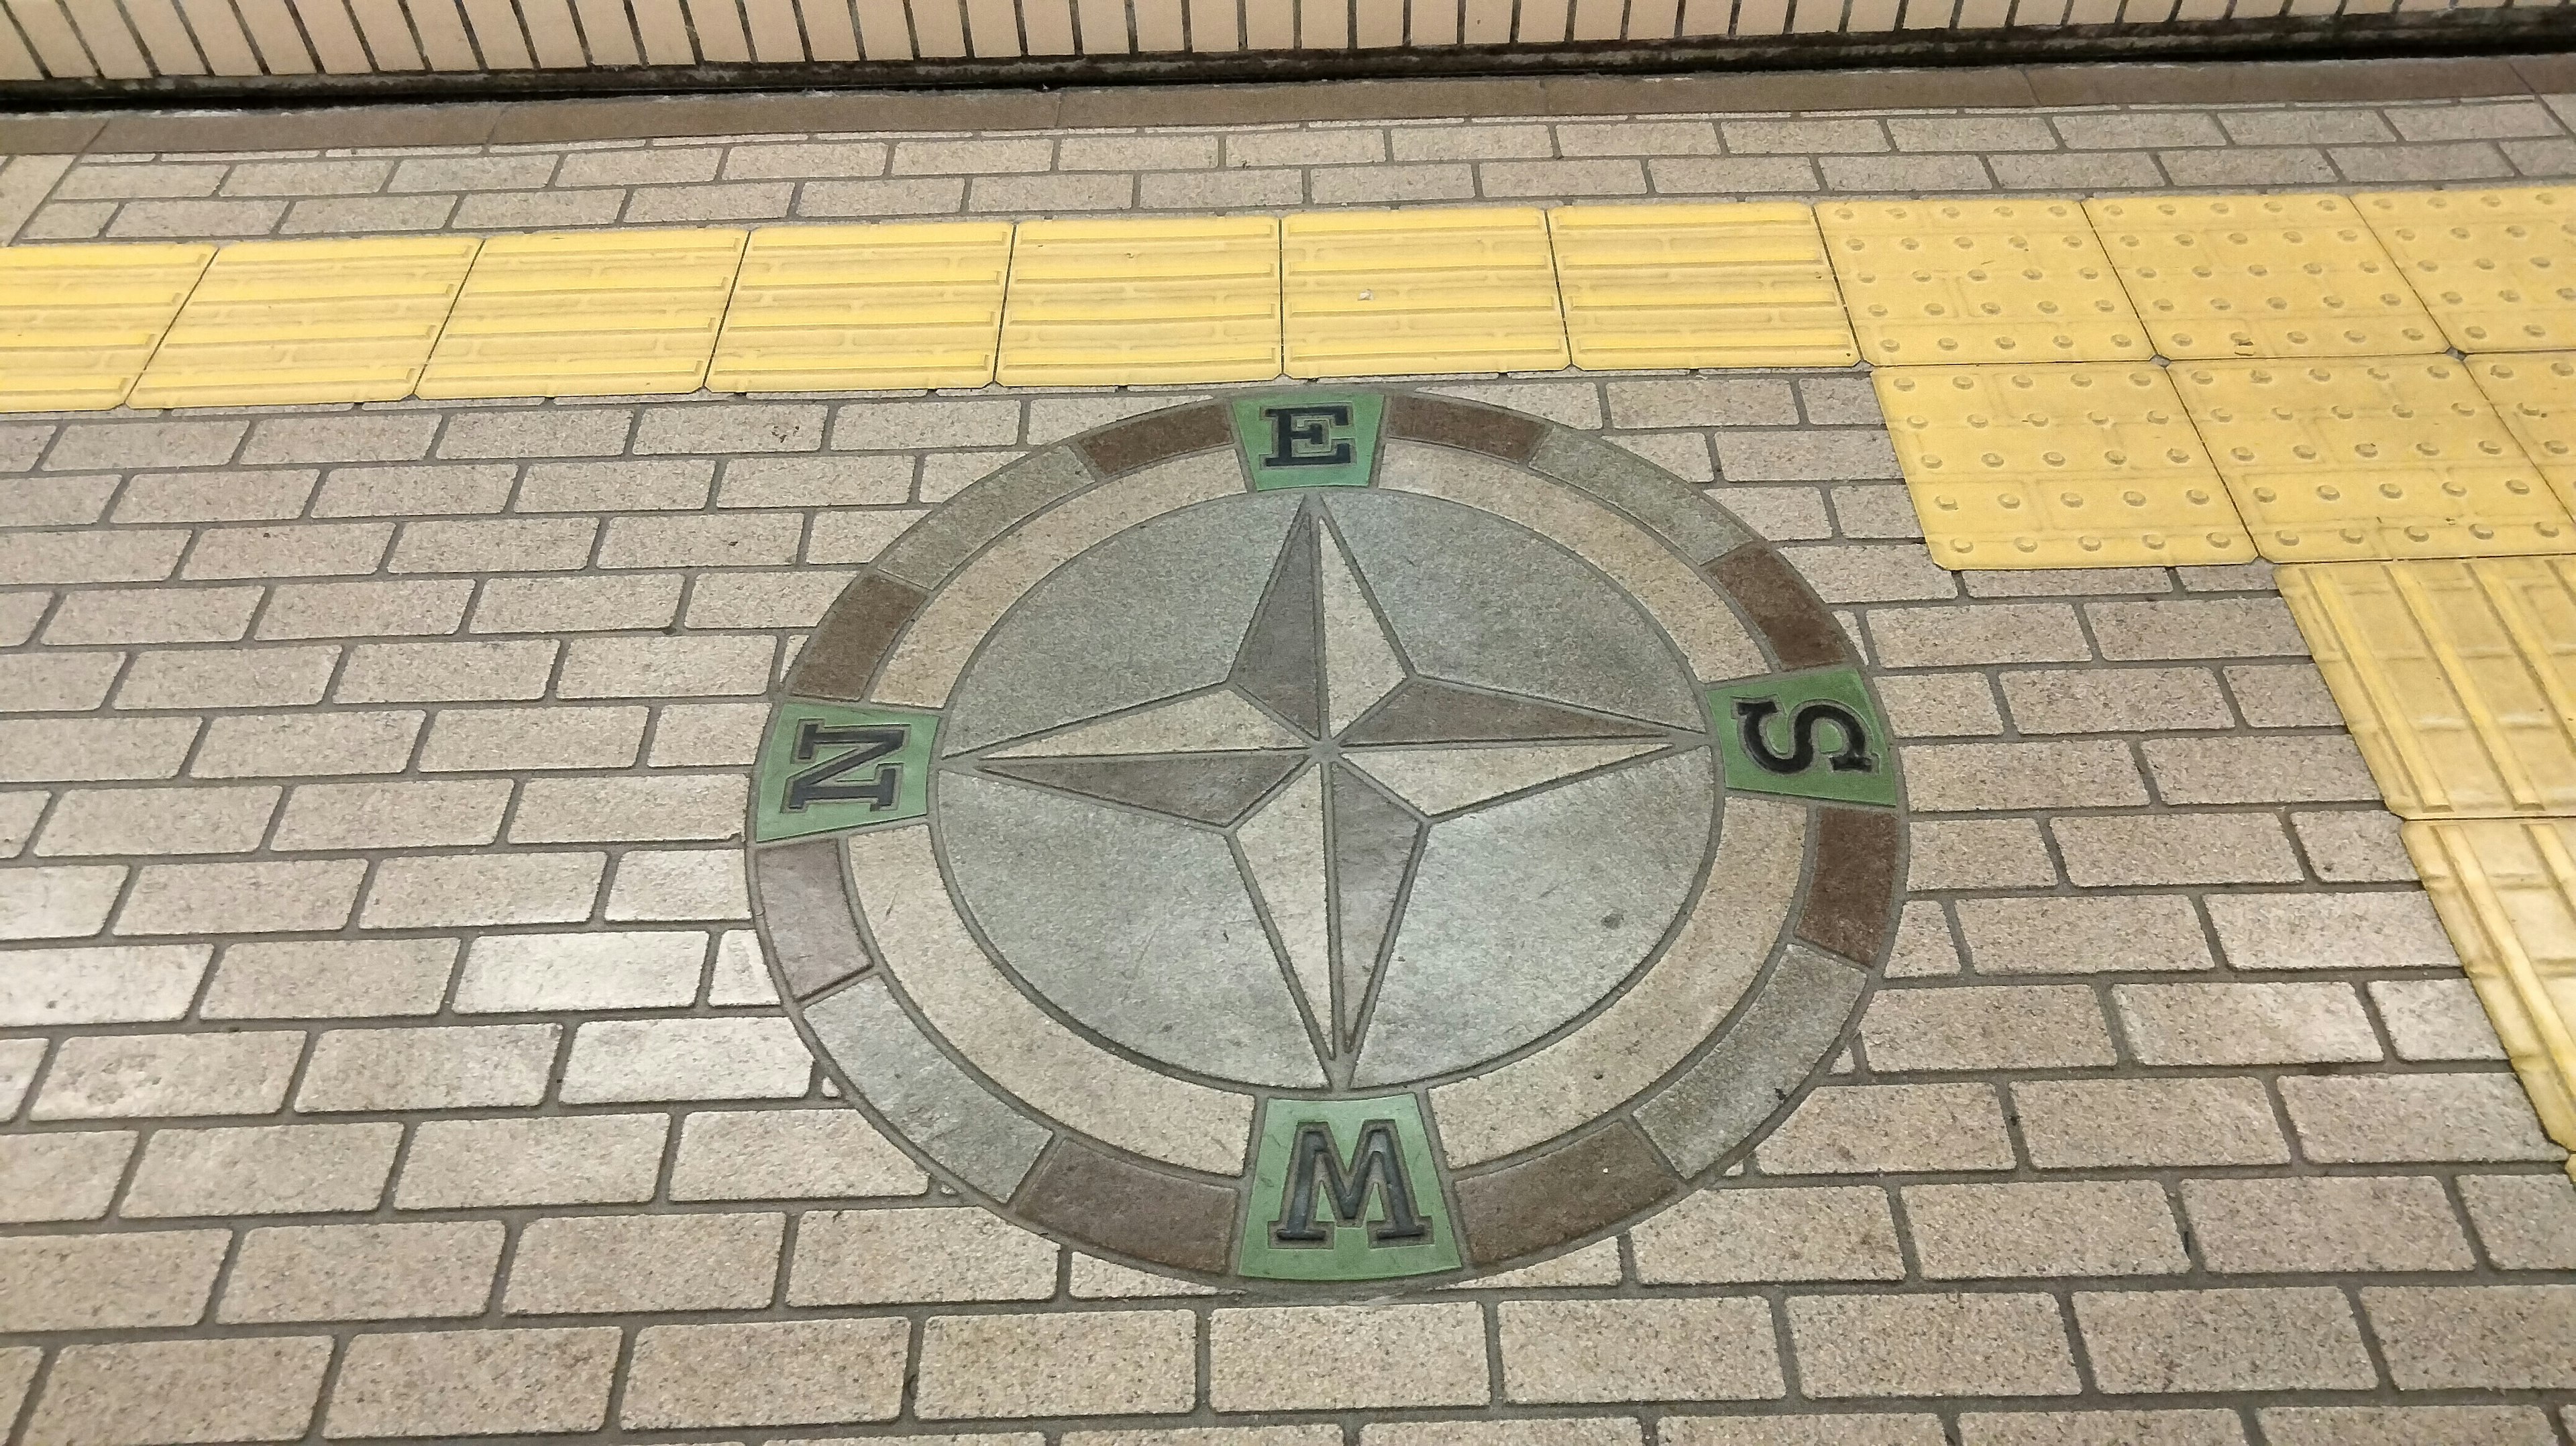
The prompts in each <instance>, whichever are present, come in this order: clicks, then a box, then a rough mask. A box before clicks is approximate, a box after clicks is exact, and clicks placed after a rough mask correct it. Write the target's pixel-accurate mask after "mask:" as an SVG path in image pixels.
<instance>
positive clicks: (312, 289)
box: [127, 236, 482, 407]
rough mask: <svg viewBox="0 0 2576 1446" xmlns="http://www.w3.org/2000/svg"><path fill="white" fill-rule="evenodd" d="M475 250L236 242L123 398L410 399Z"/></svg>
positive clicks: (185, 401)
mask: <svg viewBox="0 0 2576 1446" xmlns="http://www.w3.org/2000/svg"><path fill="white" fill-rule="evenodd" d="M481 244H482V243H481V242H480V241H479V240H477V239H476V238H474V237H471V236H400V237H396V236H385V237H375V238H371V239H368V240H363V241H238V242H235V243H233V244H232V245H230V246H227V247H225V248H224V249H223V251H222V252H221V253H220V254H218V255H217V256H216V257H215V263H214V265H212V266H209V267H207V268H206V273H205V275H204V276H203V277H202V278H200V279H199V280H198V282H197V289H196V292H195V294H193V295H191V296H190V297H189V298H188V304H187V305H186V306H184V307H182V308H180V311H179V317H178V319H177V320H176V321H174V322H172V323H171V324H170V333H169V335H168V336H167V337H165V338H164V339H163V340H162V342H161V349H160V350H159V351H158V352H155V353H154V354H153V357H152V364H151V365H150V366H149V367H147V368H145V369H144V372H143V378H142V380H140V381H138V382H136V383H135V384H134V393H133V395H132V396H131V397H129V398H128V399H127V400H128V402H129V403H130V404H131V405H133V406H137V407H247V406H262V405H269V404H278V403H288V402H390V401H397V400H400V399H401V398H404V397H407V396H410V395H411V391H412V388H413V387H414V386H415V385H417V384H418V383H419V381H420V373H421V368H422V367H423V366H425V365H426V364H427V363H428V361H429V354H430V349H431V348H432V347H434V346H436V345H437V344H438V337H439V332H440V330H441V329H442V328H443V327H445V326H446V324H447V315H448V312H449V310H450V309H451V308H453V307H454V306H455V304H456V294H457V291H458V289H459V288H460V287H461V286H463V284H464V282H465V273H466V268H467V267H469V266H471V265H473V263H474V253H475V250H476V248H477V247H479V246H480V245H481Z"/></svg>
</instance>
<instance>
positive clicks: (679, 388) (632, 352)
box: [418, 231, 743, 400]
mask: <svg viewBox="0 0 2576 1446" xmlns="http://www.w3.org/2000/svg"><path fill="white" fill-rule="evenodd" d="M742 248H743V233H742V232H740V231H597V232H587V231H581V232H560V233H556V234H552V235H533V236H496V237H494V238H492V239H491V240H490V241H487V242H485V243H484V244H483V253H482V255H480V256H478V257H477V258H475V262H474V269H473V270H472V271H470V272H468V273H467V274H466V277H465V290H464V293H463V294H462V295H460V296H459V297H458V298H457V300H456V310H455V312H454V313H453V314H452V315H450V316H449V318H448V321H447V331H446V334H445V335H443V336H441V337H440V338H439V340H438V349H437V351H436V352H434V353H432V354H431V356H430V359H429V367H428V369H427V370H425V371H424V372H423V373H422V374H421V379H420V386H419V388H418V394H419V395H421V396H423V397H430V398H436V399H441V400H444V399H449V398H458V397H585V396H594V397H595V396H617V395H624V394H628V393H639V392H642V393H659V392H690V391H695V390H697V388H698V384H699V383H700V382H701V381H703V380H704V379H705V377H706V374H707V360H708V358H709V357H710V356H711V355H712V354H713V353H714V351H715V344H716V329H717V326H718V324H719V323H720V322H721V321H722V320H723V318H724V309H725V299H726V297H728V296H729V295H731V294H732V291H733V280H734V270H735V267H736V266H737V265H738V264H739V263H740V261H741V259H742Z"/></svg>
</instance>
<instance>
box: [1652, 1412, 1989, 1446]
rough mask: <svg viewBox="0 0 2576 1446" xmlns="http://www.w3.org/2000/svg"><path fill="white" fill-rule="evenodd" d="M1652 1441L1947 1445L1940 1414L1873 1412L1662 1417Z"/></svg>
mask: <svg viewBox="0 0 2576 1446" xmlns="http://www.w3.org/2000/svg"><path fill="white" fill-rule="evenodd" d="M1656 1439H1657V1440H1659V1441H1662V1442H1663V1443H1665V1446H1950V1438H1949V1437H1948V1436H1946V1435H1944V1434H1943V1433H1942V1430H1941V1418H1940V1417H1938V1416H1920V1415H1902V1416H1899V1415H1886V1414H1881V1413H1877V1412H1868V1413H1859V1412H1854V1413H1848V1414H1837V1415H1832V1416H1789V1415H1779V1414H1774V1413H1773V1412H1769V1411H1765V1412H1763V1413H1761V1414H1759V1415H1746V1416H1681V1415H1670V1416H1666V1417H1664V1418H1663V1419H1662V1421H1660V1422H1659V1423H1657V1426H1656Z"/></svg>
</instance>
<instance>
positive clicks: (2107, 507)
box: [1874, 362, 2254, 568]
mask: <svg viewBox="0 0 2576 1446" xmlns="http://www.w3.org/2000/svg"><path fill="white" fill-rule="evenodd" d="M1874 380H1875V382H1876V384H1877V387H1878V401H1879V408H1880V410H1882V411H1884V412H1885V413H1886V414H1887V425H1888V432H1889V435H1890V436H1891V437H1893V438H1894V440H1895V443H1896V457H1897V461H1898V462H1899V463H1901V464H1902V465H1903V467H1904V469H1905V485H1906V490H1907V491H1908V492H1910V493H1911V494H1912V495H1913V498H1914V510H1915V512H1916V513H1917V514H1918V515H1919V516H1920V517H1921V518H1922V519H1923V535H1924V537H1925V538H1926V539H1927V540H1928V541H1929V542H1930V544H1931V548H1932V558H1933V560H1934V561H1935V562H1938V563H1940V564H1941V565H1942V566H1944V567H1950V568H1972V567H2135V566H2151V567H2161V566H2173V565H2181V564H2197V563H2224V562H2250V561H2252V560H2253V558H2254V542H2253V539H2252V538H2250V537H2248V536H2246V533H2245V524H2244V523H2243V522H2241V521H2239V520H2238V519H2237V516H2236V507H2235V504H2233V503H2232V502H2230V501H2229V500H2228V497H2227V488H2226V486H2225V485H2224V484H2222V483H2221V482H2220V481H2219V479H2218V472H2217V469H2216V468H2214V467H2212V466H2211V465H2210V462H2209V456H2208V454H2207V452H2205V451H2204V450H2203V449H2202V447H2201V444H2200V434H2199V433H2198V432H2196V431H2194V430H2193V429H2192V425H2191V420H2190V419H2189V418H2188V417H2186V416H2185V415H2184V414H2183V409H2182V401H2181V399H2180V398H2178V397H2176V396H2175V395H2174V388H2173V383H2172V382H2171V381H2170V380H2168V379H2167V378H2166V376H2165V374H2164V372H2163V371H2162V370H2161V369H2160V368H2158V367H2155V366H2153V365H2150V364H2147V363H2144V362H2094V363H2087V364H2077V365H2066V366H1964V367H1882V368H1880V369H1879V370H1878V371H1877V372H1876V373H1875V374H1874Z"/></svg>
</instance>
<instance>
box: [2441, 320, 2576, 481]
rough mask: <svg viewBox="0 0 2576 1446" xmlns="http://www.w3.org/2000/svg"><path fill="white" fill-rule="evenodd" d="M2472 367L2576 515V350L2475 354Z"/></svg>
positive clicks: (2499, 412)
mask: <svg viewBox="0 0 2576 1446" xmlns="http://www.w3.org/2000/svg"><path fill="white" fill-rule="evenodd" d="M2468 367H2469V379H2470V380H2471V381H2473V382H2476V383H2477V385H2478V390H2479V391H2481V392H2484V393H2485V394H2486V398H2487V400H2488V401H2490V402H2493V403H2495V409H2496V413H2497V415H2499V416H2501V417H2503V418H2504V424H2505V427H2506V429H2507V430H2509V431H2511V432H2512V433H2513V439H2514V440H2515V441H2517V442H2520V443H2521V444H2522V450H2523V452H2524V454H2525V455H2527V456H2529V457H2530V458H2531V460H2532V462H2533V463H2534V464H2535V465H2537V466H2538V467H2539V468H2540V475H2541V476H2543V477H2546V478H2548V479H2549V485H2550V488H2551V489H2552V490H2554V491H2555V492H2557V494H2558V501H2559V504H2560V505H2561V506H2564V507H2566V508H2568V509H2569V510H2570V511H2576V352H2559V353H2556V354H2554V355H2542V354H2531V353H2526V354H2521V355H2510V356H2473V357H2470V358H2469V359H2468Z"/></svg>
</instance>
